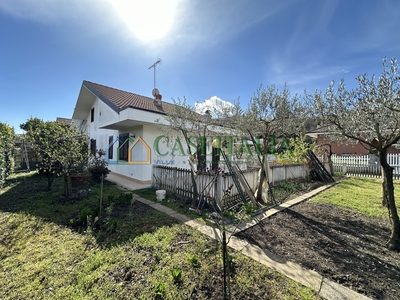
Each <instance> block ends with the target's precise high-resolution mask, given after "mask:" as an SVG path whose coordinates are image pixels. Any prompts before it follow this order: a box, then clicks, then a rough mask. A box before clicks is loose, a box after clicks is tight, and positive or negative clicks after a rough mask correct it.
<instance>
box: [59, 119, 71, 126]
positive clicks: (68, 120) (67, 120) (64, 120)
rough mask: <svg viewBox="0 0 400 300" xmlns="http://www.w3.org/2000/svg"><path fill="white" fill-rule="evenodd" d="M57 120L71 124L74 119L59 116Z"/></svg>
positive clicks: (64, 123) (63, 123)
mask: <svg viewBox="0 0 400 300" xmlns="http://www.w3.org/2000/svg"><path fill="white" fill-rule="evenodd" d="M56 122H58V123H60V124H62V125H71V123H72V119H67V118H57V119H56Z"/></svg>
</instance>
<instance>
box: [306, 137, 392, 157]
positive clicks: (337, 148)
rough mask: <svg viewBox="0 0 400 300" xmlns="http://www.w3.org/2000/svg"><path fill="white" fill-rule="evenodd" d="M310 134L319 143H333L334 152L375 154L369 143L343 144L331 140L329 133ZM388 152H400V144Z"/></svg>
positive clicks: (348, 154) (339, 153) (341, 153)
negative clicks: (328, 136) (328, 137)
mask: <svg viewBox="0 0 400 300" xmlns="http://www.w3.org/2000/svg"><path fill="white" fill-rule="evenodd" d="M307 135H308V136H310V137H312V138H314V139H315V140H316V144H317V145H325V144H329V145H331V150H332V154H336V155H346V156H350V155H369V154H375V153H374V148H371V147H370V146H369V145H367V144H364V143H362V142H357V143H353V144H341V143H337V142H330V141H329V140H328V139H327V137H326V136H327V135H328V133H324V132H319V133H307ZM388 153H400V147H399V145H397V144H396V145H393V146H392V147H390V148H389V151H388Z"/></svg>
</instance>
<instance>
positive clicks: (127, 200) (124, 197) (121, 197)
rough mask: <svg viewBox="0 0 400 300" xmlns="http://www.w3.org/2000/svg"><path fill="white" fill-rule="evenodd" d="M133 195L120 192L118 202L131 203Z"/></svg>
mask: <svg viewBox="0 0 400 300" xmlns="http://www.w3.org/2000/svg"><path fill="white" fill-rule="evenodd" d="M132 197H133V195H132V194H131V193H127V194H125V193H122V194H120V195H119V197H118V201H119V203H120V204H131V200H132Z"/></svg>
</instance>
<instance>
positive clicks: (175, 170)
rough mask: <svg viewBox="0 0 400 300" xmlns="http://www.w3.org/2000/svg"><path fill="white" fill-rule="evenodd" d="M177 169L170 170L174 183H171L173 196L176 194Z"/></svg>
mask: <svg viewBox="0 0 400 300" xmlns="http://www.w3.org/2000/svg"><path fill="white" fill-rule="evenodd" d="M177 170H178V168H177V167H174V168H173V169H172V178H174V183H173V187H172V192H173V193H174V195H175V194H176V185H177V183H178V175H177V173H178V172H177Z"/></svg>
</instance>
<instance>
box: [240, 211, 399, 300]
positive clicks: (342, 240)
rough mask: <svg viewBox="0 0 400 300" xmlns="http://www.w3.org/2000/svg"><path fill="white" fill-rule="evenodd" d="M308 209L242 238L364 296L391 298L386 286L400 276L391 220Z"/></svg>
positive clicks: (283, 215) (265, 224) (278, 218)
mask: <svg viewBox="0 0 400 300" xmlns="http://www.w3.org/2000/svg"><path fill="white" fill-rule="evenodd" d="M304 205H309V209H308V210H305V211H304V212H302V211H297V209H296V208H294V209H286V210H285V211H283V212H281V213H280V214H279V215H277V216H274V217H272V218H270V219H267V220H263V221H262V222H260V223H259V225H258V226H255V227H254V228H252V229H250V230H247V231H245V232H243V233H240V234H238V235H237V236H238V237H240V238H242V239H246V240H247V241H248V242H250V243H252V244H255V245H258V246H259V247H260V248H262V249H268V250H269V251H272V252H273V253H274V254H277V255H279V256H281V257H284V258H286V259H288V260H292V261H296V262H297V263H300V264H301V265H303V266H304V267H306V268H308V269H313V270H316V271H317V272H318V273H320V274H321V275H323V276H326V277H328V278H330V279H331V280H333V281H336V282H338V283H340V284H344V285H346V286H349V287H350V288H352V289H354V290H356V291H358V292H360V293H365V291H366V290H367V291H368V294H369V296H371V295H372V296H373V297H374V298H376V299H389V298H388V297H390V296H388V295H387V292H386V291H385V290H384V289H382V286H384V285H385V281H386V280H387V279H386V278H392V279H394V280H396V279H397V280H398V278H399V279H400V277H399V276H398V269H397V268H398V266H397V265H396V264H397V260H396V259H393V257H396V253H394V252H390V251H388V250H387V249H386V248H385V246H384V243H385V238H384V237H388V236H389V230H388V227H387V224H386V222H385V221H383V220H382V221H380V220H379V219H373V218H370V219H369V218H367V217H357V214H356V213H354V212H353V211H350V210H345V209H340V208H337V207H335V206H334V205H331V204H314V203H312V204H304ZM304 205H303V207H305V206H304ZM368 220H370V221H369V222H368ZM390 257H391V258H390ZM375 274H379V275H375Z"/></svg>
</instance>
